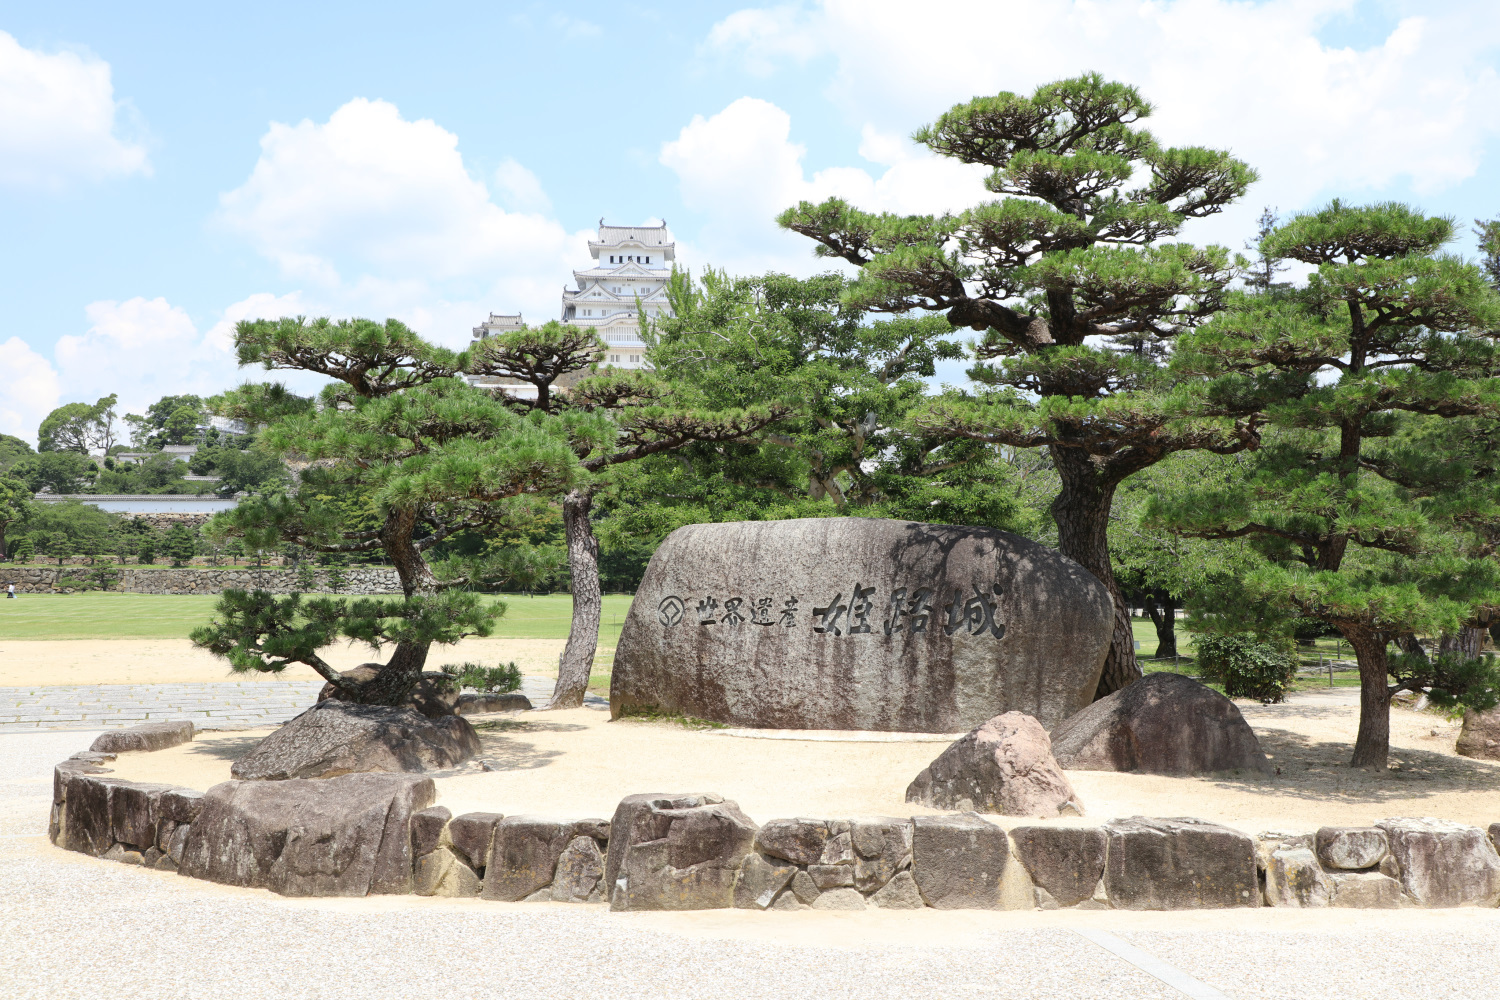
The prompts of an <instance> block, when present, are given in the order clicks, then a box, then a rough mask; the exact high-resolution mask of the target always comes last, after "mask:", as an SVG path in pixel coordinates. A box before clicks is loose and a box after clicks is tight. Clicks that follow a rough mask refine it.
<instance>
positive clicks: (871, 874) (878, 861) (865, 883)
mask: <svg viewBox="0 0 1500 1000" xmlns="http://www.w3.org/2000/svg"><path fill="white" fill-rule="evenodd" d="M849 835H850V840H851V842H852V844H853V846H854V888H856V889H858V890H859V891H860V892H864V893H871V892H874V891H875V890H876V889H879V888H880V887H881V886H883V885H885V884H886V883H887V882H889V881H890V880H891V879H892V878H893V877H894V876H895V874H896V873H897V872H899V871H905V870H906V869H907V868H910V867H911V841H912V822H911V820H909V819H894V818H891V817H886V816H877V817H872V818H868V819H856V820H851V821H850V823H849Z"/></svg>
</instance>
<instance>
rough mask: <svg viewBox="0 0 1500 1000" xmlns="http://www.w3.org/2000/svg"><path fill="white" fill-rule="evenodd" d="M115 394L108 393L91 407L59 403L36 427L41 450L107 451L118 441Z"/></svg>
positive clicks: (87, 452)
mask: <svg viewBox="0 0 1500 1000" xmlns="http://www.w3.org/2000/svg"><path fill="white" fill-rule="evenodd" d="M117 402H118V399H117V398H116V397H115V396H114V395H109V396H105V397H104V398H103V399H100V400H99V401H98V402H96V403H94V404H93V405H92V406H90V405H89V404H88V403H67V404H65V405H63V406H59V407H58V408H57V409H55V410H53V411H52V412H51V413H49V414H47V416H46V419H44V420H43V421H42V424H41V426H40V427H39V428H37V450H38V451H76V452H78V453H79V454H80V455H87V454H89V453H90V452H94V451H99V452H108V451H109V449H110V448H112V447H114V444H115V428H114V423H115V404H116V403H117Z"/></svg>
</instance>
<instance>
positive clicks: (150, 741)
mask: <svg viewBox="0 0 1500 1000" xmlns="http://www.w3.org/2000/svg"><path fill="white" fill-rule="evenodd" d="M192 739H193V724H192V723H191V722H188V721H187V720H183V721H181V722H147V723H145V724H144V725H140V726H131V727H130V728H129V729H112V730H110V731H109V732H107V733H100V734H99V736H98V737H97V738H95V740H94V743H93V745H92V746H90V747H89V749H90V750H92V751H94V752H95V753H129V752H132V751H142V750H165V749H167V748H168V747H175V746H179V745H181V744H183V743H190V742H192Z"/></svg>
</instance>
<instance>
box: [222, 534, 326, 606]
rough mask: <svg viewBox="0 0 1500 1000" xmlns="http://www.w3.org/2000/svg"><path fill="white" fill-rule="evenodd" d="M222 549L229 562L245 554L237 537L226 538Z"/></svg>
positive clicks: (243, 547)
mask: <svg viewBox="0 0 1500 1000" xmlns="http://www.w3.org/2000/svg"><path fill="white" fill-rule="evenodd" d="M222 549H223V552H224V554H225V555H226V556H228V557H229V561H230V563H231V564H234V563H236V562H237V561H238V560H239V559H240V558H241V557H243V556H244V554H245V544H244V542H242V541H240V540H239V539H238V538H229V539H226V540H225V541H224V544H223V546H222ZM334 593H338V591H334Z"/></svg>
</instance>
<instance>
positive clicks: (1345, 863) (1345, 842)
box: [1317, 826, 1390, 871]
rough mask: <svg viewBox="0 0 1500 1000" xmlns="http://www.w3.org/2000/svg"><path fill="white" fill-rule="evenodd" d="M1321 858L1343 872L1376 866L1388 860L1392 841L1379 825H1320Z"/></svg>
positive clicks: (1319, 850)
mask: <svg viewBox="0 0 1500 1000" xmlns="http://www.w3.org/2000/svg"><path fill="white" fill-rule="evenodd" d="M1317 845H1318V860H1319V861H1321V862H1323V864H1324V865H1326V866H1327V867H1329V868H1336V869H1338V870H1340V871H1359V870H1360V869H1362V868H1374V867H1375V866H1376V865H1378V864H1380V862H1381V861H1383V860H1384V859H1385V855H1386V852H1387V851H1388V850H1389V849H1390V843H1389V842H1388V841H1387V840H1386V836H1385V831H1384V830H1382V829H1380V828H1379V827H1376V826H1324V827H1319V828H1318V834H1317Z"/></svg>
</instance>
